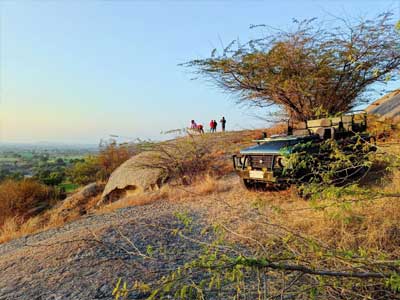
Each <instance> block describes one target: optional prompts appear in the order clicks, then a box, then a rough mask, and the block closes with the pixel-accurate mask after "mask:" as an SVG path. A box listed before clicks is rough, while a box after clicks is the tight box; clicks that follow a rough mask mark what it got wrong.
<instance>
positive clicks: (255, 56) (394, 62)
mask: <svg viewBox="0 0 400 300" xmlns="http://www.w3.org/2000/svg"><path fill="white" fill-rule="evenodd" d="M294 23H295V28H294V29H293V30H291V31H283V30H277V29H272V28H270V27H268V26H265V25H257V26H252V28H255V27H257V28H259V27H260V26H262V28H263V29H264V30H266V31H265V32H267V33H263V36H262V37H260V38H257V39H253V40H250V41H249V42H247V43H245V44H241V43H240V42H239V40H234V41H232V42H231V43H230V44H229V45H228V46H227V47H225V48H224V49H223V51H222V53H219V52H218V51H217V50H216V49H214V50H213V51H212V53H211V56H210V57H209V58H205V59H195V60H192V61H190V62H188V63H186V64H184V65H185V66H187V67H191V68H194V69H195V72H196V73H198V74H200V75H203V76H205V77H206V78H208V79H210V80H211V81H212V82H213V83H215V84H217V85H218V86H219V87H221V88H222V89H223V90H225V91H227V92H230V93H235V94H238V95H239V100H238V102H240V103H247V104H251V105H256V106H259V107H269V106H271V105H276V106H278V107H280V108H282V109H283V110H284V111H285V112H286V113H287V114H288V116H289V117H291V118H293V119H295V120H306V119H311V118H315V117H318V116H321V115H325V114H326V115H333V114H337V113H340V112H345V111H348V110H350V109H352V108H353V107H354V106H356V105H357V104H360V102H362V101H363V99H364V97H363V96H364V95H365V93H366V92H367V91H368V88H369V87H370V86H371V84H373V83H377V82H380V83H385V82H387V81H389V80H395V79H397V78H398V75H399V74H398V70H399V66H400V46H399V45H400V41H399V38H400V35H399V32H398V27H399V25H398V24H399V23H397V24H396V22H394V21H393V18H392V14H391V13H383V14H380V15H378V16H377V17H375V18H374V19H371V20H368V19H367V20H362V19H360V20H358V21H356V22H350V21H348V20H345V19H340V18H337V19H336V20H335V22H334V23H335V24H336V25H335V26H332V23H327V22H325V23H318V22H317V20H316V19H310V20H304V21H297V20H294Z"/></svg>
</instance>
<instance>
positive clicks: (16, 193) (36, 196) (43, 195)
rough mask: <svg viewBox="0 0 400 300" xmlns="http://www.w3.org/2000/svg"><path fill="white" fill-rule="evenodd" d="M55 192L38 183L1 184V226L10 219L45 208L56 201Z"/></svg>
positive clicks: (11, 181) (28, 180) (7, 181)
mask: <svg viewBox="0 0 400 300" xmlns="http://www.w3.org/2000/svg"><path fill="white" fill-rule="evenodd" d="M54 196H55V194H54V191H53V189H52V188H50V187H47V186H46V185H43V184H41V183H39V182H37V181H34V180H31V179H25V180H21V181H13V180H6V181H4V182H2V183H1V184H0V225H2V224H3V222H4V221H5V220H6V219H7V218H10V217H18V216H20V217H22V216H26V215H27V214H35V210H36V211H37V209H38V208H45V207H47V206H49V205H50V202H51V200H52V199H54Z"/></svg>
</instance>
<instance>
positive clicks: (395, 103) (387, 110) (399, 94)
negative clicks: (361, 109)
mask: <svg viewBox="0 0 400 300" xmlns="http://www.w3.org/2000/svg"><path fill="white" fill-rule="evenodd" d="M365 110H366V111H367V112H368V113H370V114H375V115H379V116H382V117H385V118H395V117H398V116H400V89H398V90H395V91H393V92H391V93H389V94H387V95H385V96H383V97H382V98H379V99H378V100H376V101H374V102H373V103H372V104H370V105H369V106H368V107H367V108H366V109H365Z"/></svg>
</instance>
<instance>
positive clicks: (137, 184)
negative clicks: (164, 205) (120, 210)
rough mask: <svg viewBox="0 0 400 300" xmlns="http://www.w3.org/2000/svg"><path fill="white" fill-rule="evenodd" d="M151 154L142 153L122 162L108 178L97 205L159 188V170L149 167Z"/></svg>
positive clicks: (161, 174)
mask: <svg viewBox="0 0 400 300" xmlns="http://www.w3.org/2000/svg"><path fill="white" fill-rule="evenodd" d="M154 155H157V154H155V153H153V152H142V153H140V154H138V155H136V156H134V157H132V158H130V159H128V160H127V161H126V162H124V163H123V164H122V165H121V166H119V167H118V168H117V169H116V170H115V171H114V172H113V173H112V174H111V176H110V179H109V180H108V182H107V184H106V186H105V188H104V191H103V194H102V196H101V200H100V201H99V203H98V204H102V203H105V202H113V201H117V200H118V199H121V198H123V197H126V196H130V195H133V194H135V193H137V192H143V191H150V190H156V189H158V188H159V187H160V186H161V183H162V181H163V173H162V170H161V169H156V168H152V167H151V161H152V157H154Z"/></svg>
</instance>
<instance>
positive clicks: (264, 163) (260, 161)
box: [249, 155, 274, 169]
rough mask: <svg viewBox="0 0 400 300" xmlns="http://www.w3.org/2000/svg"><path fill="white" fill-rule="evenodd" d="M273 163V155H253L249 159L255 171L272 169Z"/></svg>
mask: <svg viewBox="0 0 400 300" xmlns="http://www.w3.org/2000/svg"><path fill="white" fill-rule="evenodd" d="M273 162H274V156H273V155H251V156H250V157H249V164H250V166H251V167H252V168H253V169H262V168H267V169H272V164H273Z"/></svg>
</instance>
